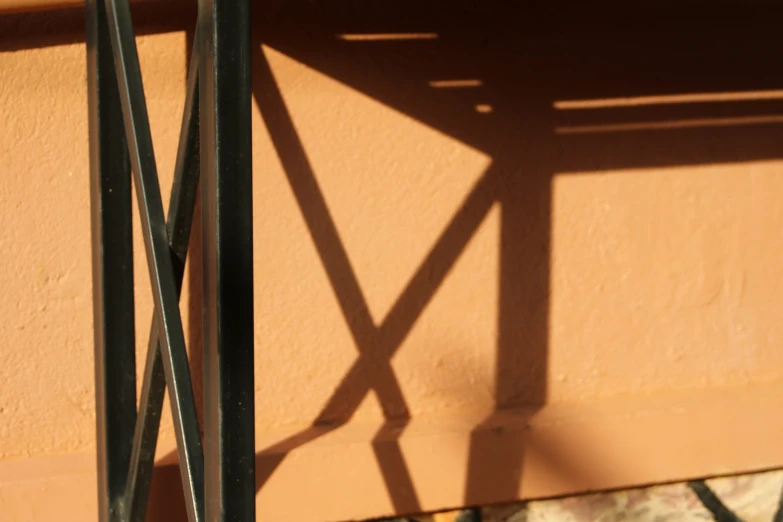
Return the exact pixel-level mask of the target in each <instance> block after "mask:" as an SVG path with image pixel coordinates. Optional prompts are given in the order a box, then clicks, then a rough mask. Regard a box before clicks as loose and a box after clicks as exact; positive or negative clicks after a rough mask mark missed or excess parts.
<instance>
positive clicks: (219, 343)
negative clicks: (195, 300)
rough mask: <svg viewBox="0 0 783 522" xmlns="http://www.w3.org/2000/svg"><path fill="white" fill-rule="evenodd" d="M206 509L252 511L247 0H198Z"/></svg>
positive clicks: (234, 515)
mask: <svg viewBox="0 0 783 522" xmlns="http://www.w3.org/2000/svg"><path fill="white" fill-rule="evenodd" d="M199 37H200V39H201V40H200V43H201V45H200V52H201V64H200V67H199V73H200V78H199V86H200V93H199V99H200V117H201V183H202V185H201V193H202V227H203V256H204V261H203V271H204V289H203V292H204V393H205V397H204V463H205V480H204V483H205V489H204V491H205V503H206V506H205V508H206V509H205V518H206V520H207V521H209V522H217V521H221V522H222V521H232V522H233V521H236V522H240V521H241V522H252V521H255V484H254V477H255V455H254V451H255V450H254V448H255V445H254V395H253V393H254V391H253V219H252V217H253V216H252V165H251V156H252V152H251V120H250V114H251V113H250V108H251V82H250V0H199Z"/></svg>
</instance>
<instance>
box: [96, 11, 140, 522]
mask: <svg viewBox="0 0 783 522" xmlns="http://www.w3.org/2000/svg"><path fill="white" fill-rule="evenodd" d="M85 14H86V17H85V18H86V19H85V22H86V28H87V79H88V101H89V127H90V213H91V224H92V270H93V315H94V325H95V326H94V328H95V334H94V335H95V340H94V343H95V407H96V428H97V429H96V432H97V433H96V436H97V437H96V438H97V445H98V452H97V453H98V463H97V464H98V509H99V515H98V518H99V520H100V521H101V522H120V520H121V519H120V517H121V513H120V510H119V507H120V504H121V500H122V494H123V491H124V489H125V480H126V477H127V469H128V459H129V457H130V453H131V430H132V429H133V424H134V423H135V422H136V355H135V344H136V343H135V333H134V331H135V326H134V296H133V230H132V221H131V211H132V207H133V198H132V195H131V192H132V190H131V174H130V163H129V161H128V147H127V145H126V141H125V136H124V133H123V130H122V109H121V107H120V97H119V93H118V90H117V77H116V75H115V72H114V62H113V61H112V56H111V43H110V41H109V34H108V30H107V28H106V23H105V18H106V16H105V11H104V5H103V3H102V2H100V1H96V0H89V1H88V2H87V4H86V9H85Z"/></svg>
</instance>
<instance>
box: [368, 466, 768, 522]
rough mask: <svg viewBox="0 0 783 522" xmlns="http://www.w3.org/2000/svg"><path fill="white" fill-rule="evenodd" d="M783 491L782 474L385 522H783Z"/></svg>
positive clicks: (718, 480)
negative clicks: (779, 511)
mask: <svg viewBox="0 0 783 522" xmlns="http://www.w3.org/2000/svg"><path fill="white" fill-rule="evenodd" d="M782 490H783V470H780V471H770V472H766V473H755V474H751V475H741V476H734V477H722V478H716V479H710V480H707V481H704V482H700V483H693V484H685V483H679V484H667V485H661V486H652V487H647V488H637V489H629V490H624V491H615V492H607V493H595V494H590V495H580V496H574V497H568V498H561V499H552V500H537V501H531V502H526V503H524V502H523V503H518V504H511V505H505V506H492V507H485V508H483V509H481V510H480V516H478V513H477V512H474V511H472V510H460V511H449V512H445V513H437V514H432V515H424V516H419V517H414V518H402V519H393V520H389V521H383V522H698V521H714V520H716V519H717V520H718V521H719V522H729V521H739V522H773V521H774V522H783V513H782V514H779V515H777V517H776V514H777V513H778V509H779V506H780V505H781V491H782ZM697 491H699V492H700V494H701V498H700V495H699V494H697Z"/></svg>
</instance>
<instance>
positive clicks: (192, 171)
mask: <svg viewBox="0 0 783 522" xmlns="http://www.w3.org/2000/svg"><path fill="white" fill-rule="evenodd" d="M195 42H198V34H197V35H196V38H195ZM198 61H199V57H198V44H197V43H194V45H193V50H192V52H191V58H190V69H189V71H188V86H187V95H186V97H185V109H184V112H183V115H182V126H181V130H180V135H179V146H178V147H177V159H176V163H175V168H174V182H173V184H172V189H171V197H170V200H169V211H168V219H167V221H166V223H167V231H168V237H169V247H170V249H171V263H172V266H173V268H174V278H175V280H174V283H175V284H176V287H177V296H179V295H180V293H181V290H182V280H183V277H184V274H185V261H186V259H187V254H188V242H189V240H190V230H191V226H192V222H193V209H194V207H195V204H196V194H197V192H198V180H199V169H200V165H199V163H200V162H199V112H198ZM159 332H160V329H159V328H158V325H157V323H156V322H155V319H154V318H153V321H152V325H151V328H150V335H149V342H148V345H147V362H146V365H145V369H144V377H143V381H142V386H141V396H140V398H139V418H138V420H137V421H136V430H135V432H134V434H133V451H132V453H131V460H130V470H129V472H128V480H127V485H126V490H125V496H124V508H125V509H126V512H125V518H124V519H123V520H126V521H129V522H144V519H145V516H146V508H147V499H148V497H149V489H150V482H151V480H152V468H153V465H154V459H155V447H156V446H157V442H158V428H159V427H160V415H161V410H162V408H163V395H164V392H165V390H166V376H165V371H164V367H163V358H162V354H161V349H160V336H159Z"/></svg>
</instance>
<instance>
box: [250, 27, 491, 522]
mask: <svg viewBox="0 0 783 522" xmlns="http://www.w3.org/2000/svg"><path fill="white" fill-rule="evenodd" d="M253 48H254V52H255V53H257V54H256V56H257V58H256V59H255V60H254V62H255V63H254V71H253V72H254V75H253V83H254V88H253V91H254V97H255V101H256V104H257V105H258V107H259V109H260V112H261V115H262V118H263V119H264V122H265V124H266V125H267V127H268V129H269V132H270V136H271V138H272V141H273V145H274V147H275V149H276V151H277V153H278V155H279V157H280V161H281V163H282V164H283V167H284V170H285V172H286V176H287V177H288V180H289V183H290V185H291V188H292V190H293V192H294V196H295V198H296V200H297V203H298V205H299V207H300V211H301V212H302V215H303V217H304V219H305V221H306V223H307V226H308V230H309V233H310V235H311V237H312V239H313V242H314V244H315V246H316V249H317V251H318V254H319V256H320V259H321V262H322V263H323V265H324V268H325V270H326V273H327V277H328V278H329V281H330V284H331V285H332V288H333V290H334V292H335V294H336V296H337V299H338V303H339V304H340V307H341V311H342V313H343V316H344V317H345V320H346V322H347V323H348V325H349V328H350V330H351V334H352V336H353V338H354V340H355V342H356V344H357V347H358V348H359V351H360V356H359V360H357V361H356V362H355V363H354V365H353V366H352V367H351V369H350V370H349V371H348V372H347V374H346V376H345V377H344V378H343V380H342V382H341V383H340V385H338V387H337V389H336V390H335V392H334V393H333V394H332V396H331V397H330V399H329V400H328V401H327V403H326V405H325V406H324V408H323V409H322V410H321V413H320V414H319V415H318V417H317V418H316V421H315V422H314V424H313V426H311V427H310V428H307V429H305V430H302V431H300V432H299V433H296V434H294V435H292V436H290V437H288V438H286V439H285V440H283V441H281V442H279V443H277V444H275V445H274V446H272V447H269V448H267V449H265V450H263V451H261V452H260V453H259V457H261V458H260V461H259V462H257V470H256V488H257V490H260V489H261V487H263V485H264V484H265V483H266V481H267V480H268V479H269V478H270V477H271V475H272V473H274V471H275V469H276V468H277V467H278V466H279V465H280V464H281V463H282V461H283V460H284V458H285V455H286V454H287V452H289V451H291V450H293V449H295V448H297V447H300V446H302V445H304V444H306V443H308V442H311V441H313V440H315V439H317V438H319V437H321V436H322V435H324V434H326V433H329V432H331V431H333V430H334V429H336V428H337V427H339V426H341V425H343V424H345V423H346V422H347V420H340V421H337V422H335V421H334V419H335V418H339V417H338V416H336V415H334V413H335V412H337V411H347V412H348V415H347V416H344V417H343V418H346V419H347V418H350V416H351V415H352V414H353V413H354V412H355V411H356V409H357V408H358V407H359V404H360V403H361V401H362V400H363V399H364V397H365V396H366V395H367V393H369V391H370V390H371V389H375V390H376V392H377V393H378V399H379V402H381V405H382V408H383V410H384V416H385V417H386V418H387V421H386V423H385V424H384V426H382V427H381V429H380V430H379V432H378V434H377V435H376V437H375V438H374V440H373V449H374V451H375V454H376V459H377V461H378V463H379V466H380V467H381V471H382V474H383V475H384V480H385V482H386V485H387V489H388V491H389V494H390V496H391V497H392V502H393V504H394V506H395V509H396V510H397V511H398V512H401V511H406V512H413V511H418V510H419V509H420V508H419V502H418V499H417V497H416V492H415V489H414V487H413V482H412V480H411V477H410V473H409V472H408V469H407V466H406V464H405V461H404V458H403V456H402V452H401V451H400V448H399V436H400V434H401V433H402V431H403V430H404V428H405V426H406V425H407V423H408V417H409V415H408V412H407V406H406V405H405V401H404V397H403V396H402V392H401V390H400V388H399V383H398V381H397V379H396V376H395V375H394V372H393V370H392V368H391V363H390V359H391V356H392V355H393V354H394V353H395V352H396V351H397V350H398V349H399V346H400V345H401V343H402V341H403V340H404V339H405V337H406V336H407V334H408V332H409V331H410V329H411V328H412V327H413V324H415V322H416V320H417V319H418V317H419V316H420V315H421V313H422V311H423V310H424V308H425V307H426V305H427V304H428V303H429V301H430V300H431V299H432V297H433V295H434V293H435V290H437V288H438V287H439V286H440V285H441V283H442V282H443V280H444V279H445V277H446V275H447V274H448V272H449V271H450V269H451V267H452V266H453V265H454V263H455V262H456V259H457V258H458V257H459V254H460V253H461V252H462V251H463V250H464V248H465V246H466V245H467V243H468V241H469V240H470V239H471V238H472V237H473V235H474V233H475V231H476V230H477V229H478V226H479V225H480V224H481V222H482V221H483V220H484V217H485V216H486V215H487V213H488V212H489V209H490V208H491V206H492V204H493V203H494V201H495V200H496V198H495V197H494V194H493V190H492V187H493V183H492V182H493V180H494V178H495V176H494V174H493V170H492V169H491V168H490V170H489V171H488V172H487V173H485V174H484V176H483V177H482V178H481V179H480V180H479V182H478V183H477V184H476V185H475V186H474V188H473V189H472V191H471V193H470V195H469V196H468V197H467V198H466V200H465V202H464V203H463V205H462V206H461V208H460V209H459V210H458V211H457V213H456V214H455V216H454V217H453V218H452V220H451V222H450V223H449V225H448V226H447V228H446V230H445V231H444V232H443V234H442V235H441V237H440V238H439V239H438V241H437V243H436V244H435V246H434V247H433V248H432V249H431V251H430V253H429V254H428V256H427V257H426V258H425V260H424V261H423V262H422V264H421V265H420V267H419V269H418V270H417V272H416V274H415V275H414V276H413V278H412V279H411V280H410V281H409V283H408V284H407V285H406V288H405V290H404V291H403V292H402V294H401V295H400V297H399V298H398V299H397V301H396V302H395V304H394V305H393V307H392V309H391V311H390V312H389V314H388V315H387V316H386V318H385V319H384V321H383V323H382V324H381V326H380V327H378V328H376V327H375V326H374V324H373V322H372V318H371V317H370V314H369V310H368V307H367V305H366V301H365V299H364V296H363V294H362V292H361V289H360V287H359V284H358V281H357V279H356V276H355V274H354V272H353V270H352V268H351V265H350V260H349V259H348V255H347V253H346V252H345V250H344V247H343V245H342V243H341V241H340V237H339V233H338V231H337V229H336V226H335V225H334V222H333V220H332V218H331V216H330V214H329V209H328V206H327V205H326V202H325V200H324V198H323V195H322V193H321V191H320V189H319V187H318V184H317V182H316V180H315V176H314V173H313V171H312V167H311V166H310V164H309V161H308V160H307V155H306V152H305V150H304V147H303V145H302V143H301V141H300V140H299V137H298V135H297V133H296V130H295V128H294V125H293V122H292V120H291V116H290V114H289V113H288V111H287V109H286V106H285V102H284V100H283V98H282V94H281V93H280V90H279V88H278V87H277V83H276V81H275V79H274V75H273V73H272V70H271V68H270V66H269V63H268V61H267V60H266V57H265V56H264V54H263V50H262V49H261V45H260V42H257V43H256V44H255V45H254V47H253ZM367 339H370V340H371V341H370V342H367ZM370 348H372V353H371V352H370V350H369V349H370ZM375 370H378V371H377V372H376V371H375ZM367 375H372V376H373V377H375V378H376V380H375V382H374V383H372V384H371V383H370V382H369V381H368V379H367ZM378 375H380V376H384V375H385V379H386V380H385V381H381V382H378V381H377V376H378ZM386 386H391V388H389V389H383V388H385V387H386ZM346 406H348V408H347V410H346ZM394 409H397V410H400V411H397V412H395V411H394ZM395 414H396V415H395ZM391 417H396V418H398V419H402V423H399V424H398V425H397V427H396V428H395V429H392V428H391V425H390V424H389V418H391ZM257 460H258V459H257Z"/></svg>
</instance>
